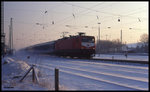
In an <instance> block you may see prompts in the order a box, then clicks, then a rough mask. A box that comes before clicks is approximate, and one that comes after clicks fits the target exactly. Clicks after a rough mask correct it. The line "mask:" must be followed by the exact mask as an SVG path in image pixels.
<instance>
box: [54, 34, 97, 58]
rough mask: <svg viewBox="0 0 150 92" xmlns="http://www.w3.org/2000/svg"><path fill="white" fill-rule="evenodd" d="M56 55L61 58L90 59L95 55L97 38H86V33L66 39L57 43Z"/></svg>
mask: <svg viewBox="0 0 150 92" xmlns="http://www.w3.org/2000/svg"><path fill="white" fill-rule="evenodd" d="M54 53H55V54H56V55H60V56H70V57H87V58H90V57H91V55H92V54H95V38H94V36H85V33H79V35H76V36H70V37H64V38H62V39H59V40H57V41H56V42H55V50H54Z"/></svg>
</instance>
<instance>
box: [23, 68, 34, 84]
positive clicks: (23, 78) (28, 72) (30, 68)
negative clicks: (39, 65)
mask: <svg viewBox="0 0 150 92" xmlns="http://www.w3.org/2000/svg"><path fill="white" fill-rule="evenodd" d="M32 68H33V66H31V67H30V69H29V70H28V71H27V72H26V73H25V75H24V76H23V77H22V78H21V80H20V82H22V80H23V79H24V78H25V77H26V76H27V74H28V73H29V72H30V71H31V69H32Z"/></svg>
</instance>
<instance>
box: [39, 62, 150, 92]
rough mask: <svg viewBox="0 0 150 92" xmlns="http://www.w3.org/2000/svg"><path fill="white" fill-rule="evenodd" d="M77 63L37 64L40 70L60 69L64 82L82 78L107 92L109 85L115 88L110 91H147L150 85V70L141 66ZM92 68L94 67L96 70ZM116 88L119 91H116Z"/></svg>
mask: <svg viewBox="0 0 150 92" xmlns="http://www.w3.org/2000/svg"><path fill="white" fill-rule="evenodd" d="M75 62H76V61H72V62H69V61H67V62H66V61H65V62H63V61H60V62H59V61H55V62H51V61H50V62H49V63H48V62H47V63H44V64H37V66H38V67H40V68H45V69H51V70H54V68H55V67H58V68H59V70H60V79H61V80H62V81H63V80H64V79H63V78H65V77H69V76H70V77H72V78H75V77H80V78H83V79H85V80H87V81H89V82H90V81H96V82H98V83H99V85H97V86H102V85H100V84H103V86H104V87H103V88H104V89H103V88H101V89H102V90H106V89H105V88H106V86H108V85H109V86H111V87H112V86H113V87H114V88H110V89H109V88H108V90H119V89H120V90H121V89H125V90H126V89H127V90H147V89H148V88H147V87H146V86H145V85H147V84H148V74H147V73H146V72H148V68H145V67H139V66H128V65H116V64H107V63H98V64H97V63H95V64H94V63H93V62H80V61H77V62H76V63H75ZM98 66H99V67H98ZM91 67H94V70H93V69H92V68H91ZM110 67H111V68H110ZM144 70H145V71H144ZM116 71H117V72H118V73H117V72H116ZM142 71H144V72H142ZM129 74H130V76H129ZM134 75H135V76H134ZM62 76H63V77H62ZM137 76H138V77H137ZM70 77H69V79H70ZM66 80H67V79H66ZM72 80H73V79H72ZM79 82H81V83H83V82H82V80H79ZM84 85H85V84H84ZM93 85H94V84H93ZM116 87H117V88H118V89H115V88H116ZM101 89H100V90H101Z"/></svg>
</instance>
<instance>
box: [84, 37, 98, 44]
mask: <svg viewBox="0 0 150 92" xmlns="http://www.w3.org/2000/svg"><path fill="white" fill-rule="evenodd" d="M94 41H95V40H94V38H93V37H83V38H82V42H90V43H94Z"/></svg>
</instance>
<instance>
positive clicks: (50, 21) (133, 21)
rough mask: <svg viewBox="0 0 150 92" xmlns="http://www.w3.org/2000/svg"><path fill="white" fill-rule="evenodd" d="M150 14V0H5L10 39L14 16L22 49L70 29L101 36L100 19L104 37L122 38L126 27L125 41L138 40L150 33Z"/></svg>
mask: <svg viewBox="0 0 150 92" xmlns="http://www.w3.org/2000/svg"><path fill="white" fill-rule="evenodd" d="M148 14H149V13H148V2H127V1H126V2H117V1H116V2H108V1H107V2H101V1H100V2H98V1H95V2H81V1H80V2H73V1H72V2H63V1H62V2H41V1H40V2H25V1H23V2H4V31H5V33H6V43H8V35H9V34H8V32H9V28H8V25H10V18H13V32H14V47H15V48H16V49H18V48H21V47H26V46H28V45H32V44H37V43H40V42H47V41H52V40H56V39H59V38H61V36H62V32H69V33H68V34H66V36H68V35H76V34H77V32H86V34H87V35H92V36H95V38H96V39H97V36H98V24H97V23H98V22H100V23H101V24H100V33H101V34H100V39H102V40H106V39H107V40H113V39H120V30H121V29H122V35H123V37H122V40H123V42H126V43H134V42H137V41H139V39H140V36H141V35H142V34H143V33H147V34H148V23H149V21H148V20H149V18H148ZM118 19H120V22H118ZM36 23H39V24H40V25H37V24H36ZM66 25H68V26H69V27H68V26H66Z"/></svg>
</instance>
